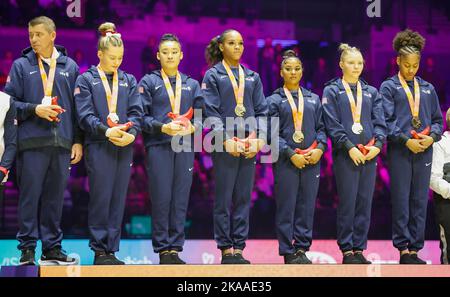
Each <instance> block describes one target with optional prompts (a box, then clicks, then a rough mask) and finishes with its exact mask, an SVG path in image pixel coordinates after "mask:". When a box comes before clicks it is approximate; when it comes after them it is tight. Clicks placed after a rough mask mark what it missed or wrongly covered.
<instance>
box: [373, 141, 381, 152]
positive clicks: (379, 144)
mask: <svg viewBox="0 0 450 297" xmlns="http://www.w3.org/2000/svg"><path fill="white" fill-rule="evenodd" d="M374 146H375V147H377V148H379V149H380V150H381V149H382V148H383V142H381V141H380V140H377V141H375V144H374Z"/></svg>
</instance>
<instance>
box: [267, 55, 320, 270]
mask: <svg viewBox="0 0 450 297" xmlns="http://www.w3.org/2000/svg"><path fill="white" fill-rule="evenodd" d="M280 75H281V77H282V78H283V80H284V85H283V87H282V88H279V89H277V90H275V91H274V92H273V94H272V95H271V96H270V97H268V98H267V101H268V104H269V116H270V117H271V118H278V119H279V123H280V124H279V137H278V144H277V147H278V149H279V158H278V161H277V162H276V163H274V164H273V169H274V176H275V194H276V202H277V211H276V229H277V236H278V243H279V254H280V255H281V256H283V257H284V263H285V264H311V263H312V262H311V261H310V260H309V259H308V257H307V256H306V252H307V251H308V250H309V248H310V246H311V243H312V228H313V223H314V208H315V202H316V196H317V191H318V189H319V180H320V160H321V158H322V155H323V152H324V151H325V150H326V148H327V135H326V133H325V125H324V123H323V119H322V104H321V103H320V98H319V96H317V95H316V94H314V93H312V92H311V91H309V90H307V89H305V88H302V87H300V80H301V79H302V76H303V65H302V62H301V61H300V59H299V58H298V57H297V55H296V53H295V52H294V51H292V50H288V51H286V52H285V53H284V55H283V61H282V62H281V70H280Z"/></svg>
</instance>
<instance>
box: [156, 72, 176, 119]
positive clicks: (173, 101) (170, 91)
mask: <svg viewBox="0 0 450 297" xmlns="http://www.w3.org/2000/svg"><path fill="white" fill-rule="evenodd" d="M161 76H162V78H163V81H164V86H165V88H166V91H167V94H168V95H169V100H170V106H172V112H173V113H174V114H180V103H181V75H180V72H178V71H177V78H176V82H175V94H174V93H173V89H172V85H171V84H170V80H169V77H168V76H167V74H166V73H165V72H164V70H163V69H161Z"/></svg>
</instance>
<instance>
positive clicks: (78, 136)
mask: <svg viewBox="0 0 450 297" xmlns="http://www.w3.org/2000/svg"><path fill="white" fill-rule="evenodd" d="M83 142H84V137H83V134H75V136H74V138H73V143H78V144H83Z"/></svg>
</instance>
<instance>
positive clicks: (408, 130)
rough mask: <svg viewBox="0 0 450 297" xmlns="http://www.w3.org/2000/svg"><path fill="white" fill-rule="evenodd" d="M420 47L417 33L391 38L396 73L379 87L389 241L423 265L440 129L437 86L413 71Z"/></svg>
mask: <svg viewBox="0 0 450 297" xmlns="http://www.w3.org/2000/svg"><path fill="white" fill-rule="evenodd" d="M424 46H425V39H424V38H423V37H422V36H421V35H420V34H419V33H418V32H413V31H411V30H409V29H407V30H405V31H402V32H399V33H398V34H397V35H396V36H395V38H394V41H393V47H394V50H395V51H396V52H397V65H398V67H399V72H398V74H397V75H394V76H392V77H390V78H388V79H387V80H385V81H384V82H383V83H382V84H381V87H380V93H381V95H382V96H383V107H384V112H385V118H386V124H387V140H388V165H389V173H390V178H391V200H392V240H393V244H394V247H395V248H397V249H398V250H399V252H400V264H426V262H425V261H423V260H422V259H420V258H419V257H418V255H417V253H418V252H419V251H420V250H421V249H422V248H423V245H424V240H425V221H426V214H427V204H428V187H429V183H430V175H431V160H432V155H433V146H432V144H433V143H434V142H437V141H439V140H440V138H441V134H442V113H441V109H440V106H439V99H438V97H437V94H436V91H435V89H434V87H433V85H432V84H431V83H429V82H427V81H425V80H423V79H421V78H420V77H418V76H416V74H417V71H418V70H419V64H420V57H421V53H422V50H423V47H424Z"/></svg>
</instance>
